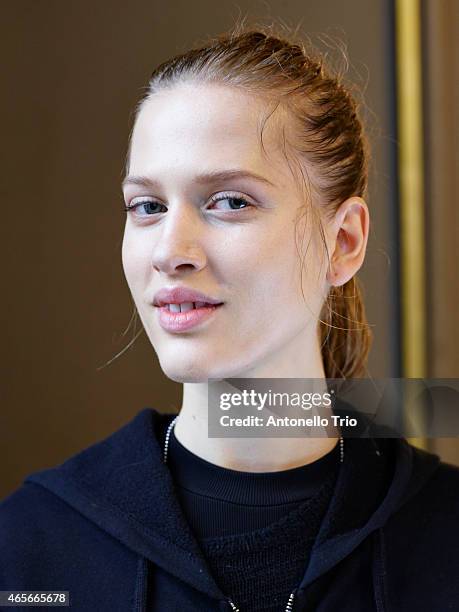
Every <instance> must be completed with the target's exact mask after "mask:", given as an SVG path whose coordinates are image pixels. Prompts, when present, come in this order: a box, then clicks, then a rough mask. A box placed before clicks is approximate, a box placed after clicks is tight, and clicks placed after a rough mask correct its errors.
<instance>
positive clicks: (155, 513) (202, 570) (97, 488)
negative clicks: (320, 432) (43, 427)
mask: <svg viewBox="0 0 459 612" xmlns="http://www.w3.org/2000/svg"><path fill="white" fill-rule="evenodd" d="M175 416H176V415H175V414H161V413H159V412H157V411H156V410H154V409H152V408H145V409H144V410H142V411H141V412H139V413H138V414H137V415H136V416H135V417H134V418H133V419H132V420H131V421H130V422H128V423H127V424H126V425H125V426H124V427H122V428H121V429H119V430H118V431H116V432H114V433H113V434H111V435H110V436H108V437H107V438H105V439H104V440H102V441H100V442H98V443H96V444H94V445H93V446H90V447H89V448H86V449H85V450H83V451H81V452H80V453H78V454H76V455H74V456H73V457H71V458H70V459H68V460H67V461H65V462H64V463H63V464H61V465H59V466H57V467H55V468H51V469H47V470H42V471H40V472H36V473H34V474H31V475H30V476H28V478H27V479H26V482H27V481H29V482H34V483H37V484H39V485H41V486H43V487H45V488H46V489H48V490H49V491H51V492H52V493H53V494H54V495H56V496H58V497H59V498H61V499H63V500H64V501H65V502H66V503H67V504H69V505H70V506H72V507H73V508H74V509H76V510H77V511H78V512H80V513H81V514H82V515H84V516H85V517H86V518H87V519H89V520H90V521H92V522H93V523H95V524H96V525H97V526H98V527H99V528H100V529H102V530H104V531H105V532H107V533H109V534H110V535H111V536H113V537H114V538H117V539H118V540H119V541H120V542H121V543H122V544H124V545H125V546H126V547H127V548H129V549H130V550H132V551H134V552H135V553H137V554H138V555H139V564H138V574H137V576H136V577H133V579H135V580H136V584H137V596H136V601H135V603H134V610H137V611H138V612H140V611H142V610H145V609H146V592H147V579H148V574H147V565H148V564H147V560H148V561H150V562H151V563H153V564H154V565H156V566H158V567H159V568H161V569H162V570H164V571H165V572H167V573H168V574H171V575H173V576H175V577H176V578H178V579H179V580H181V581H183V582H185V583H187V584H188V585H190V586H192V587H193V588H194V589H196V590H197V591H200V592H202V593H204V594H206V595H207V596H208V597H210V598H213V599H216V600H219V601H220V602H221V609H227V610H230V609H231V608H230V607H228V603H226V606H227V607H222V604H224V603H225V602H228V597H227V596H226V595H225V594H224V593H222V591H221V590H220V588H219V587H218V585H217V584H216V582H215V580H214V578H213V577H212V574H211V572H210V569H209V566H208V565H207V562H206V560H205V558H204V557H203V554H202V552H201V549H200V547H199V544H198V542H197V540H196V539H195V537H194V535H193V533H192V532H191V529H190V527H189V526H188V523H187V522H186V519H185V517H184V515H183V512H182V510H181V508H180V505H179V502H178V499H177V497H176V494H175V491H174V483H173V480H172V477H171V474H170V472H169V469H168V467H167V465H165V464H164V463H163V444H164V438H165V432H166V429H167V426H168V425H169V423H170V422H171V421H172V419H173V418H174V417H175ZM343 435H344V436H345V433H343ZM438 464H439V457H438V456H437V455H433V454H431V453H428V452H426V451H422V450H420V449H417V448H414V447H413V446H411V445H409V444H408V442H407V441H406V440H404V439H399V438H379V439H373V438H346V437H345V440H344V462H343V463H342V464H341V468H340V471H339V475H338V478H337V481H336V485H335V490H334V493H333V496H332V499H331V501H330V504H329V507H328V510H327V513H326V515H325V517H324V519H323V521H322V524H321V528H320V530H319V533H318V536H317V539H316V541H315V543H314V546H313V549H312V552H311V557H310V561H309V564H308V567H307V570H306V572H305V575H304V577H303V580H302V582H301V584H300V586H299V589H297V594H298V597H299V599H300V600H301V594H302V593H304V592H305V589H306V587H308V585H310V584H311V583H312V582H313V581H315V580H316V579H317V578H318V577H320V576H322V575H323V574H325V573H326V572H328V571H329V570H330V569H331V568H333V567H334V566H336V565H337V564H338V563H339V562H340V561H341V560H342V559H344V558H345V557H347V556H348V555H349V554H350V553H351V552H352V551H353V550H354V549H355V548H356V547H358V546H359V544H361V542H362V541H363V540H365V539H366V538H367V537H368V536H370V535H371V536H372V537H373V538H374V542H375V546H374V549H373V550H374V553H373V581H374V584H373V587H374V597H375V603H376V609H377V610H378V612H382V611H383V610H385V608H384V607H383V604H382V603H381V601H382V596H380V593H379V591H380V589H381V588H382V585H381V580H382V579H383V577H384V573H385V568H384V550H383V542H382V540H381V538H382V537H383V536H382V530H381V528H382V527H383V526H384V524H385V523H386V522H387V520H388V519H389V518H390V517H391V516H392V515H393V514H394V513H395V512H396V511H397V510H398V509H399V508H400V507H401V506H402V505H403V504H404V503H406V502H407V501H408V500H409V499H410V498H411V497H412V496H413V495H414V494H415V493H416V492H417V491H419V489H420V488H421V487H422V486H423V484H424V483H425V482H426V481H427V479H429V478H430V476H431V475H432V473H433V472H434V471H435V469H436V468H437V466H438ZM378 601H379V603H378ZM294 609H295V608H294ZM242 612H244V611H242Z"/></svg>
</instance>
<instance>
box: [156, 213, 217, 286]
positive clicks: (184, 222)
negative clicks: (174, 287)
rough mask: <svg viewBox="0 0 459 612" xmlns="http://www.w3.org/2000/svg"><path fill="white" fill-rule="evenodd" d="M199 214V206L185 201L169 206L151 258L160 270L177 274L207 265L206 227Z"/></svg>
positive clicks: (169, 273)
mask: <svg viewBox="0 0 459 612" xmlns="http://www.w3.org/2000/svg"><path fill="white" fill-rule="evenodd" d="M197 216H198V213H197V211H196V210H192V207H191V206H187V205H185V204H182V203H179V204H178V205H176V206H171V207H170V208H169V210H168V212H167V213H166V215H165V218H164V219H163V221H162V223H161V227H160V228H159V233H158V236H157V239H156V241H155V245H154V248H153V253H152V259H151V262H152V265H153V268H154V269H155V270H156V271H157V272H163V273H165V274H168V275H170V276H174V275H176V274H178V273H183V272H184V271H187V270H189V271H199V270H201V269H202V268H204V267H205V265H206V261H207V258H206V254H205V252H204V249H203V245H202V242H203V228H202V225H201V224H200V222H199V220H198V218H197Z"/></svg>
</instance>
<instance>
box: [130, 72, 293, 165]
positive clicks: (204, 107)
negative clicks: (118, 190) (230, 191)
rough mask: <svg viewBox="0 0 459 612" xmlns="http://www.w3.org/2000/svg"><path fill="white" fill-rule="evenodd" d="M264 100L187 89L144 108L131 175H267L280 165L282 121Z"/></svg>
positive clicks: (225, 90)
mask: <svg viewBox="0 0 459 612" xmlns="http://www.w3.org/2000/svg"><path fill="white" fill-rule="evenodd" d="M269 113H270V107H269V106H268V105H267V103H266V101H264V100H262V99H261V98H260V97H256V96H254V95H251V94H248V93H245V92H243V91H241V90H239V89H236V88H234V87H228V86H221V85H213V84H210V85H209V84H193V83H187V84H181V85H179V86H175V87H173V88H171V89H166V90H162V91H160V92H158V93H156V94H154V95H153V96H152V97H151V98H150V99H149V100H148V101H147V102H145V103H144V105H143V106H142V109H141V110H140V113H139V114H138V116H137V120H136V123H135V126H134V130H133V134H132V140H131V155H130V172H131V173H132V174H142V173H148V171H149V170H150V169H154V170H155V171H161V170H166V169H170V168H171V166H173V167H175V168H178V167H183V168H187V167H191V166H193V165H196V164H198V165H199V167H200V169H202V168H203V166H209V167H210V166H217V167H228V166H231V167H240V166H248V167H250V168H251V169H252V170H257V169H258V170H261V169H262V168H266V165H267V164H268V165H270V166H272V165H273V164H275V165H276V164H277V163H279V162H280V142H281V139H280V138H279V125H280V124H279V119H278V117H277V116H274V115H275V114H274V115H272V116H271V118H270V119H269V121H268V122H267V123H266V125H265V126H264V128H263V148H262V146H261V142H260V131H261V127H262V125H263V123H264V121H265V119H266V117H267V115H268V114H269Z"/></svg>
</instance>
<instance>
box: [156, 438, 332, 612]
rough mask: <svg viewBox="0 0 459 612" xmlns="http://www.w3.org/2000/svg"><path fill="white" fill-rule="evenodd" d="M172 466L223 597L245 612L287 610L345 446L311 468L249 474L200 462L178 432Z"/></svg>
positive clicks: (173, 441) (182, 501)
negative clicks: (180, 439)
mask: <svg viewBox="0 0 459 612" xmlns="http://www.w3.org/2000/svg"><path fill="white" fill-rule="evenodd" d="M167 465H168V466H169V469H170V471H171V474H172V477H173V480H174V483H175V488H176V492H177V496H178V499H179V502H180V505H181V507H182V509H183V512H184V514H185V516H186V518H187V520H188V522H189V524H190V527H191V529H192V531H193V532H194V534H195V536H196V539H197V541H198V542H199V545H200V547H201V549H202V551H203V554H204V556H205V557H206V559H207V561H208V564H209V567H210V569H211V571H212V573H213V575H214V577H215V580H216V582H217V584H219V586H220V588H221V589H222V591H223V592H224V593H225V594H226V595H228V596H230V597H231V599H232V600H233V601H234V602H235V603H236V605H237V606H238V607H239V608H240V610H241V612H246V611H249V610H250V612H257V611H261V610H263V611H265V612H280V611H281V610H282V611H283V610H285V607H286V604H287V601H288V597H289V595H290V593H291V592H292V591H293V589H294V588H295V587H297V586H298V584H299V582H300V581H301V579H302V577H303V575H304V573H305V571H306V567H307V563H308V561H309V556H310V552H311V548H312V545H313V543H314V539H315V537H316V535H317V533H318V531H319V528H320V524H321V522H322V519H323V516H324V514H325V512H326V510H327V508H328V505H329V502H330V499H331V496H332V494H333V489H334V485H335V482H336V478H337V476H338V471H339V466H340V465H341V464H340V459H339V445H336V446H335V447H334V448H333V449H332V450H331V451H330V452H329V453H327V454H326V455H324V456H323V457H321V458H320V459H318V460H317V461H314V462H313V463H310V464H308V465H304V466H300V467H296V468H292V469H289V470H282V471H279V472H242V471H238V470H231V469H227V468H223V467H220V466H217V465H215V464H213V463H210V462H208V461H206V460H204V459H202V458H200V457H198V456H197V455H195V454H194V453H192V452H191V451H189V450H188V449H187V448H185V447H184V446H183V445H182V444H181V443H180V442H179V441H178V440H177V438H176V437H175V435H174V431H173V430H172V431H171V435H170V438H169V447H168V460H167Z"/></svg>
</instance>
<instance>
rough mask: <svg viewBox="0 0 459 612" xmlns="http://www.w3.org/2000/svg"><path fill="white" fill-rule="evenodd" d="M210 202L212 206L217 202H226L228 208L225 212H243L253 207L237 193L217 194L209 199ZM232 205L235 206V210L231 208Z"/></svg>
mask: <svg viewBox="0 0 459 612" xmlns="http://www.w3.org/2000/svg"><path fill="white" fill-rule="evenodd" d="M210 201H211V202H212V203H213V204H216V203H217V202H228V203H229V204H230V207H229V208H227V209H226V210H244V209H246V208H250V207H251V206H253V204H251V203H250V202H249V201H248V200H247V198H245V197H244V196H242V195H241V194H238V193H219V194H217V195H214V196H212V197H211V198H210ZM241 204H242V208H241ZM233 205H234V206H236V208H232V206H233Z"/></svg>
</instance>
